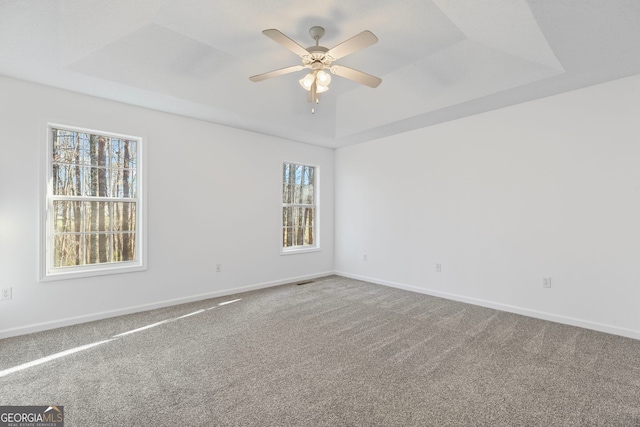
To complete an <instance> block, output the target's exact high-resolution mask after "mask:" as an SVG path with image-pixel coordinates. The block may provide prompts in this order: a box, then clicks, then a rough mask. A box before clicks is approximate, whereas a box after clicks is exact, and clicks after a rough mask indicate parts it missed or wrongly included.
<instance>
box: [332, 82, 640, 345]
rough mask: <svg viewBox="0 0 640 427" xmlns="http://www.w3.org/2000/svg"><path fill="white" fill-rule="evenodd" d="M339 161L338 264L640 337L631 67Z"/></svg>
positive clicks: (386, 280) (637, 137)
mask: <svg viewBox="0 0 640 427" xmlns="http://www.w3.org/2000/svg"><path fill="white" fill-rule="evenodd" d="M390 108H391V107H390ZM335 161H336V164H335V167H336V177H335V179H336V183H337V186H336V262H335V268H336V270H337V272H338V273H340V274H344V275H346V276H351V277H357V278H365V279H367V280H371V281H373V282H377V283H383V284H387V285H392V286H398V287H404V288H407V289H413V290H417V291H421V292H425V293H430V294H435V295H442V296H447V297H450V298H453V299H459V300H463V301H469V302H474V303H477V304H480V305H485V306H491V307H496V308H501V309H505V310H508V311H513V312H518V313H523V314H529V315H534V316H538V317H541V318H547V319H551V320H557V321H560V322H564V323H569V324H575V325H579V326H586V327H590V328H593V329H597V330H602V331H607V332H613V333H617V334H620V335H626V336H631V337H635V338H640V305H639V304H640V76H634V77H630V78H625V79H621V80H618V81H613V82H609V83H606V84H601V85H598V86H593V87H589V88H586V89H582V90H578V91H574V92H570V93H565V94H562V95H558V96H554V97H549V98H545V99H540V100H537V101H534V102H529V103H526V104H522V105H518V106H514V107H509V108H505V109H501V110H497V111H493V112H489V113H485V114H481V115H477V116H473V117H468V118H465V119H462V120H456V121H452V122H448V123H444V124H440V125H437V126H433V127H429V128H425V129H420V130H416V131H413V132H410V133H406V134H402V135H396V136H392V137H387V138H384V139H380V140H376V141H372V142H369V143H363V144H359V145H355V146H351V147H347V148H343V149H339V150H337V151H336V158H335ZM364 254H366V255H367V257H368V261H366V262H365V261H363V255H364ZM436 263H441V264H442V272H441V273H437V272H436V269H435V264H436ZM544 276H549V277H551V278H552V287H551V288H550V289H545V288H543V287H542V286H541V285H542V278H543V277H544Z"/></svg>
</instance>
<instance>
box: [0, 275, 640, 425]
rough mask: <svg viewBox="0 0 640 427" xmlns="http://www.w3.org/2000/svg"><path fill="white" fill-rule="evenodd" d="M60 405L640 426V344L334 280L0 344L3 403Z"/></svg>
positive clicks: (335, 420) (89, 413)
mask: <svg viewBox="0 0 640 427" xmlns="http://www.w3.org/2000/svg"><path fill="white" fill-rule="evenodd" d="M200 310H202V311H200ZM92 344H93V345H92ZM91 345H92V346H91ZM84 346H86V347H84ZM73 349H76V350H77V351H75V352H73V353H71V352H70V351H69V350H73ZM65 351H68V353H69V354H66V353H62V352H65ZM65 354H66V355H65ZM45 357H49V360H43V359H42V358H45ZM34 361H36V363H38V364H35V365H34V366H31V367H25V366H21V365H23V364H26V363H29V362H34ZM14 368H15V369H14ZM54 404H57V405H62V406H64V410H65V416H66V422H65V425H66V426H68V427H70V426H83V427H84V426H88V427H91V426H150V425H152V426H332V427H333V426H385V427H393V426H403V427H406V426H492V427H495V426H545V427H548V426H563V427H566V426H631V427H640V341H638V340H633V339H628V338H623V337H618V336H614V335H608V334H604V333H600V332H594V331H591V330H586V329H580V328H576V327H571V326H565V325H560V324H557V323H552V322H547V321H543V320H537V319H532V318H528V317H524V316H519V315H515V314H510V313H504V312H500V311H496V310H491V309H487V308H482V307H478V306H473V305H468V304H463V303H459V302H454V301H448V300H444V299H440V298H434V297H430V296H427V295H422V294H416V293H412V292H408V291H403V290H398V289H392V288H387V287H383V286H378V285H374V284H370V283H365V282H361V281H356V280H352V279H346V278H342V277H337V276H331V277H327V278H323V279H318V280H316V281H314V282H313V283H309V284H306V285H302V286H296V285H284V286H278V287H274V288H270V289H264V290H259V291H253V292H248V293H244V294H238V295H234V296H230V297H225V298H216V299H211V300H206V301H200V302H196V303H190V304H185V305H180V306H175V307H170V308H166V309H159V310H153V311H149V312H145V313H138V314H133V315H128V316H122V317H117V318H113V319H107V320H102V321H97V322H91V323H86V324H82V325H76V326H71V327H67V328H61V329H56V330H52V331H47V332H42V333H36V334H31V335H25V336H21V337H15V338H9V339H5V340H0V405H54Z"/></svg>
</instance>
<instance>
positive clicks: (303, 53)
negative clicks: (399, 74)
mask: <svg viewBox="0 0 640 427" xmlns="http://www.w3.org/2000/svg"><path fill="white" fill-rule="evenodd" d="M262 33H263V34H264V35H265V36H267V37H269V38H270V39H272V40H274V41H276V42H278V43H279V44H280V45H282V46H284V47H285V48H287V49H288V50H290V51H291V52H293V53H295V54H296V55H298V56H299V57H300V59H301V61H302V65H293V66H290V67H285V68H281V69H279V70H275V71H270V72H268V73H263V74H258V75H255V76H252V77H249V79H250V80H251V81H253V82H260V81H263V80H266V79H270V78H272V77H278V76H281V75H284V74H289V73H294V72H297V71H300V70H303V69H305V68H306V69H310V70H311V71H310V72H309V73H308V74H306V75H305V76H304V77H303V78H302V79H300V80H299V81H298V82H299V83H300V86H302V88H303V89H304V90H306V91H307V101H308V102H315V103H316V104H317V103H319V102H320V94H322V93H324V92H326V91H328V90H329V84H330V83H331V74H335V75H337V76H340V77H344V78H346V79H349V80H352V81H354V82H356V83H360V84H363V85H365V86H369V87H371V88H375V87H378V85H379V84H380V83H381V82H382V79H380V78H379V77H375V76H372V75H370V74H367V73H363V72H362V71H358V70H355V69H353V68H349V67H345V66H343V65H338V64H333V62H334V61H337V60H338V59H340V58H343V57H345V56H347V55H349V54H351V53H354V52H356V51H358V50H360V49H364V48H365V47H367V46H370V45H372V44H374V43H376V42H377V41H378V38H377V37H376V36H375V35H374V34H373V33H372V32H371V31H367V30H365V31H363V32H361V33H359V34H357V35H355V36H353V37H351V38H350V39H348V40H345V41H344V42H342V43H340V44H339V45H337V46H335V47H334V48H332V49H327V48H326V47H324V46H320V38H321V37H322V36H323V35H324V28H322V27H318V26H315V27H311V28H310V29H309V35H310V36H311V37H312V38H313V39H314V40H315V41H316V44H315V45H314V46H310V47H308V48H304V47H302V46H301V45H299V44H298V43H296V42H295V41H293V40H292V39H290V38H289V37H287V36H286V35H285V34H284V33H282V32H280V31H279V30H276V29H269V30H264V31H263V32H262ZM325 70H329V72H330V73H331V74H330V73H328V72H326V71H325ZM311 113H315V109H314V108H312V109H311Z"/></svg>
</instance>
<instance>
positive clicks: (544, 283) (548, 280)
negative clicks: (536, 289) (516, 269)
mask: <svg viewBox="0 0 640 427" xmlns="http://www.w3.org/2000/svg"><path fill="white" fill-rule="evenodd" d="M542 287H543V288H550V287H551V277H543V278H542Z"/></svg>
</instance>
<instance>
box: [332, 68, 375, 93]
mask: <svg viewBox="0 0 640 427" xmlns="http://www.w3.org/2000/svg"><path fill="white" fill-rule="evenodd" d="M331 72H332V73H333V74H335V75H336V76H340V77H344V78H346V79H349V80H353V81H354V82H356V83H360V84H363V85H365V86H369V87H373V88H375V87H378V85H379V84H380V83H382V79H381V78H379V77H376V76H372V75H371V74H367V73H363V72H362V71H358V70H354V69H353V68H349V67H345V66H343V65H333V66H332V67H331Z"/></svg>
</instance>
